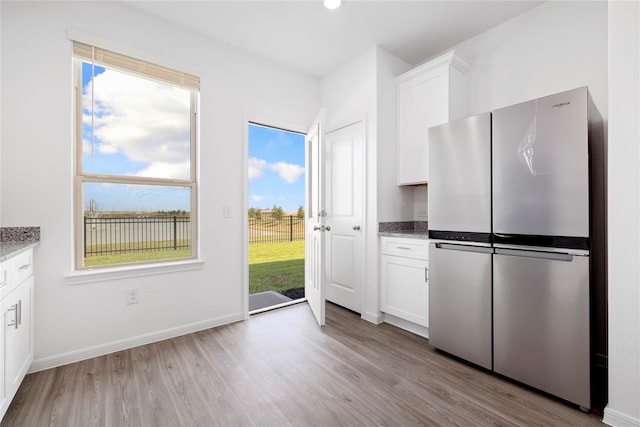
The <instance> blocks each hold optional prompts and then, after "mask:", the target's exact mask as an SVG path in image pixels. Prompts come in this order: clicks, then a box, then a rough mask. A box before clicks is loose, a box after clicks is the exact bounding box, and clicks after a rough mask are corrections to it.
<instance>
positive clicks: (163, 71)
mask: <svg viewBox="0 0 640 427" xmlns="http://www.w3.org/2000/svg"><path fill="white" fill-rule="evenodd" d="M73 55H74V56H75V57H77V58H81V59H83V60H85V61H88V62H91V63H94V64H96V65H103V66H105V67H110V68H115V69H117V70H120V71H125V72H129V73H133V74H137V75H140V76H144V77H146V78H150V79H154V80H158V81H161V82H163V83H168V84H171V85H174V86H179V87H183V88H186V89H190V90H196V91H199V90H200V78H199V77H196V76H193V75H190V74H186V73H182V72H180V71H175V70H172V69H170V68H167V67H163V66H161V65H156V64H152V63H150V62H146V61H141V60H140V59H136V58H132V57H130V56H127V55H122V54H119V53H115V52H111V51H109V50H106V49H102V48H99V47H95V46H91V45H89V44H86V43H82V42H78V41H74V42H73Z"/></svg>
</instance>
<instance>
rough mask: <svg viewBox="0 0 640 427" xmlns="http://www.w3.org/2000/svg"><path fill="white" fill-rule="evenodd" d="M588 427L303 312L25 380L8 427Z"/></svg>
mask: <svg viewBox="0 0 640 427" xmlns="http://www.w3.org/2000/svg"><path fill="white" fill-rule="evenodd" d="M252 425H256V426H376V425H382V426H416V425H425V426H485V425H486V426H590V425H594V426H596V425H600V426H602V425H604V424H601V423H600V421H599V418H598V417H596V416H595V415H590V414H585V413H583V412H581V411H580V410H579V409H576V408H574V407H572V406H569V405H567V404H564V403H562V402H558V401H556V400H554V399H551V398H549V397H547V396H544V395H541V394H539V393H536V392H532V391H530V390H528V389H525V388H523V387H521V386H518V385H516V384H513V383H511V382H509V381H506V380H503V379H501V378H498V377H496V376H495V375H492V374H490V373H487V372H485V371H482V370H479V369H476V368H474V367H471V366H468V365H466V364H464V363H461V362H458V361H456V360H453V359H451V358H449V357H447V356H445V355H443V354H441V353H439V352H436V351H434V350H433V349H432V348H431V347H430V346H429V345H428V343H427V341H426V340H425V339H423V338H420V337H418V336H415V335H412V334H410V333H408V332H405V331H402V330H399V329H397V328H395V327H393V326H390V325H387V324H382V325H377V326H376V325H373V324H371V323H368V322H365V321H363V320H361V319H360V318H359V316H358V315H356V314H354V313H352V312H349V311H347V310H343V309H341V308H339V307H337V306H334V305H331V304H329V305H328V306H327V326H326V327H324V328H319V327H317V325H316V324H315V321H314V319H313V317H312V315H311V312H310V310H309V308H308V306H307V305H306V304H299V305H295V306H291V307H288V308H284V309H280V310H277V311H272V312H267V313H262V314H259V315H256V316H253V317H251V319H250V320H248V321H245V322H239V323H235V324H232V325H227V326H223V327H219V328H215V329H209V330H206V331H203V332H198V333H194V334H190V335H186V336H183V337H178V338H174V339H171V340H167V341H163V342H159V343H155V344H149V345H145V346H141V347H137V348H133V349H130V350H126V351H120V352H117V353H113V354H109V355H106V356H102V357H97V358H94V359H90V360H86V361H83V362H78V363H74V364H71V365H67V366H63V367H60V368H56V369H50V370H47V371H43V372H38V373H35V374H31V375H28V376H27V377H26V378H25V381H24V383H23V384H22V386H21V387H20V390H19V391H18V394H17V396H16V398H15V399H14V401H13V403H12V404H11V407H10V408H9V411H8V412H7V414H6V416H5V417H4V420H3V422H2V426H3V427H5V426H29V427H32V426H34V427H35V426H83V427H85V426H153V427H155V426H252Z"/></svg>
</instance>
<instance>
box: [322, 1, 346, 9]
mask: <svg viewBox="0 0 640 427" xmlns="http://www.w3.org/2000/svg"><path fill="white" fill-rule="evenodd" d="M341 4H342V0H324V7H326V8H327V9H337V8H339V7H340V5H341Z"/></svg>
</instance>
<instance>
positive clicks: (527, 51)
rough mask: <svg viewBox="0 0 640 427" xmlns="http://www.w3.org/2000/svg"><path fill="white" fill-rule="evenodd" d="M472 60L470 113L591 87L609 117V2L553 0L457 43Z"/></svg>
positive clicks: (462, 52)
mask: <svg viewBox="0 0 640 427" xmlns="http://www.w3.org/2000/svg"><path fill="white" fill-rule="evenodd" d="M454 49H455V50H457V51H458V52H460V53H461V54H462V56H464V57H465V58H467V59H468V60H469V61H471V63H472V64H473V65H472V69H471V71H470V72H469V77H470V81H471V86H470V104H469V113H470V114H471V115H472V114H478V113H482V112H485V111H490V110H492V109H495V108H500V107H505V106H507V105H511V104H515V103H518V102H523V101H528V100H530V99H534V98H538V97H540V96H545V95H551V94H553V93H556V92H561V91H564V90H569V89H574V88H577V87H580V86H585V85H586V86H589V90H590V91H591V94H592V96H593V99H594V102H595V104H596V105H597V107H598V109H599V110H600V113H601V114H602V115H603V117H604V118H605V120H606V117H607V110H608V108H607V3H606V2H604V1H595V2H591V1H586V2H581V1H576V2H565V1H559V2H555V1H553V2H547V3H544V4H542V5H541V6H538V7H536V8H534V9H531V10H530V11H528V12H526V13H524V14H522V15H520V16H517V17H515V18H514V19H511V20H510V21H507V22H505V23H504V24H502V25H499V26H497V27H494V28H492V29H491V30H488V31H486V32H484V33H482V34H480V35H479V36H477V37H474V38H472V39H469V40H467V41H465V42H463V43H461V44H459V45H458V46H456V47H454Z"/></svg>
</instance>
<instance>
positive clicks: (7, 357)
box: [2, 276, 33, 400]
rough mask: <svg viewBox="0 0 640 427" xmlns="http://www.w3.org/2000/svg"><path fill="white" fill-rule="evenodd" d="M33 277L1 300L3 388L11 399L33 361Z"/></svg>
mask: <svg viewBox="0 0 640 427" xmlns="http://www.w3.org/2000/svg"><path fill="white" fill-rule="evenodd" d="M32 293H33V276H30V277H28V278H27V279H26V280H25V281H24V282H23V283H22V284H20V286H18V287H17V288H16V290H15V291H13V292H12V293H11V295H9V296H8V297H7V298H6V299H5V301H4V302H3V305H2V308H3V317H4V348H3V352H4V388H5V393H6V397H7V398H8V399H9V400H11V398H13V396H14V394H15V392H16V391H17V390H18V387H19V386H20V383H21V382H22V379H23V378H24V376H25V375H26V373H27V370H28V369H29V366H30V365H31V361H32V360H33V344H32V343H33V340H32V330H31V304H32Z"/></svg>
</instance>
